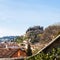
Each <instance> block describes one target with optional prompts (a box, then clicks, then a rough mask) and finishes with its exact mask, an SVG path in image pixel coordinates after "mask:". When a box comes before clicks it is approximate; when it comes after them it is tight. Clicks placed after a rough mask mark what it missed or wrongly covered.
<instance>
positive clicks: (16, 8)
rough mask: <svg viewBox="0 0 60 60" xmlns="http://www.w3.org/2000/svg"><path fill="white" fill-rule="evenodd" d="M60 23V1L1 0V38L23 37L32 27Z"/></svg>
mask: <svg viewBox="0 0 60 60" xmlns="http://www.w3.org/2000/svg"><path fill="white" fill-rule="evenodd" d="M58 22H60V0H0V37H1V36H10V35H11V36H15V35H23V34H25V32H26V30H27V29H28V28H29V27H32V26H37V25H38V26H43V27H47V26H49V25H51V24H54V23H58Z"/></svg>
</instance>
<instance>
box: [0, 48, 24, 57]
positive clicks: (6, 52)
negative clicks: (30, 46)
mask: <svg viewBox="0 0 60 60" xmlns="http://www.w3.org/2000/svg"><path fill="white" fill-rule="evenodd" d="M18 50H21V51H24V50H22V49H20V48H17V49H16V48H15V49H11V48H0V58H9V57H11V56H12V55H13V54H14V53H16V52H17V51H18ZM24 52H25V51H24Z"/></svg>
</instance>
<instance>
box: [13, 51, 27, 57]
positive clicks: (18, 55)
mask: <svg viewBox="0 0 60 60" xmlns="http://www.w3.org/2000/svg"><path fill="white" fill-rule="evenodd" d="M21 56H23V57H26V56H27V55H26V52H24V51H21V50H18V51H17V52H16V53H15V54H13V55H12V58H13V57H21Z"/></svg>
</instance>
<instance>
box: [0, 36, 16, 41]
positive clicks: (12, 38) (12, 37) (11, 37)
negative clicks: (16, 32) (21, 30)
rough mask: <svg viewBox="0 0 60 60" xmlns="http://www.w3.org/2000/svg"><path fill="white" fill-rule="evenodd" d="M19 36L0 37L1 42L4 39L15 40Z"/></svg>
mask: <svg viewBox="0 0 60 60" xmlns="http://www.w3.org/2000/svg"><path fill="white" fill-rule="evenodd" d="M16 38H17V36H4V37H1V38H0V42H2V41H14V40H15V39H16Z"/></svg>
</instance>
